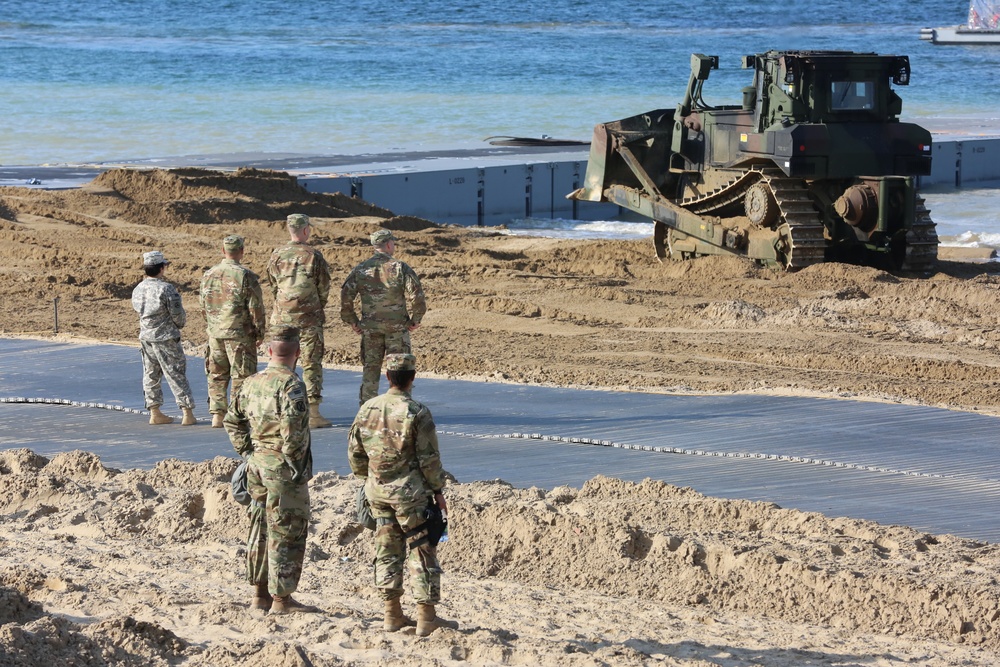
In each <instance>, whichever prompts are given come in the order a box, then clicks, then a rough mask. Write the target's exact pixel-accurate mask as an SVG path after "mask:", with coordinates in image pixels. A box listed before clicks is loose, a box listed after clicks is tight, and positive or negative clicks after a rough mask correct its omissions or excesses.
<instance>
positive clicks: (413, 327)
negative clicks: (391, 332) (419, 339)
mask: <svg viewBox="0 0 1000 667" xmlns="http://www.w3.org/2000/svg"><path fill="white" fill-rule="evenodd" d="M419 328H420V323H419V322H414V323H413V324H408V325H407V326H406V330H407V331H416V330H417V329H419Z"/></svg>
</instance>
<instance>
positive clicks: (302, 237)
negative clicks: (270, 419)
mask: <svg viewBox="0 0 1000 667" xmlns="http://www.w3.org/2000/svg"><path fill="white" fill-rule="evenodd" d="M311 234H312V224H311V223H310V222H309V216H308V215H302V214H301V213H293V214H292V215H290V216H288V236H289V238H290V242H289V243H288V244H287V245H284V246H282V247H280V248H278V249H277V250H275V251H274V252H273V253H272V254H271V259H270V261H269V262H268V263H267V280H268V282H269V283H270V285H271V292H272V294H273V296H274V310H272V311H271V324H272V325H276V324H284V325H288V326H294V327H298V329H299V331H300V339H301V341H302V362H301V363H302V379H303V380H304V381H305V383H306V392H307V394H308V396H309V425H310V426H311V427H312V428H326V427H328V426H332V425H333V424H332V423H331V422H330V421H329V420H328V419H326V418H325V417H324V416H323V415H321V414H320V412H319V404H320V402H321V401H322V400H323V352H324V341H323V324H324V323H325V322H326V313H325V312H324V311H323V309H324V308H326V302H327V300H328V299H329V297H330V267H329V265H328V264H327V263H326V260H325V259H324V258H323V255H322V254H321V253H320V251H319V250H316V249H315V248H313V247H311V246H309V245H308V241H309V236H310V235H311Z"/></svg>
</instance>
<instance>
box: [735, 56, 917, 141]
mask: <svg viewBox="0 0 1000 667" xmlns="http://www.w3.org/2000/svg"><path fill="white" fill-rule="evenodd" d="M743 67H744V68H745V69H753V70H754V80H753V85H752V87H750V88H748V89H746V90H745V91H744V108H745V109H747V110H748V111H749V110H751V109H752V110H753V116H754V123H753V124H754V131H756V132H766V131H767V130H768V129H769V128H772V127H775V126H784V127H788V126H789V125H792V124H798V123H858V122H867V123H871V122H893V121H895V120H897V118H898V116H899V114H900V113H901V111H902V107H903V105H902V99H901V98H900V97H899V95H897V94H896V92H895V91H894V90H892V87H891V85H890V82H891V83H895V84H897V85H907V84H909V81H910V62H909V58H907V57H906V56H879V55H876V54H873V53H851V52H831V51H824V52H809V51H798V52H780V51H769V52H767V53H764V54H760V55H755V56H745V57H744V58H743Z"/></svg>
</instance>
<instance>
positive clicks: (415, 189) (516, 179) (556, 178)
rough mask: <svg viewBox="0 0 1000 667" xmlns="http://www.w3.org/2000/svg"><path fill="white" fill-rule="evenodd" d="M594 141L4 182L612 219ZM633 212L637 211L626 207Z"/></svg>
mask: <svg viewBox="0 0 1000 667" xmlns="http://www.w3.org/2000/svg"><path fill="white" fill-rule="evenodd" d="M588 155H589V147H587V146H572V147H553V146H541V147H516V148H510V147H491V148H482V149H467V150H451V151H428V152H401V153H385V154H369V155H332V156H301V155H289V156H266V155H260V154H253V153H247V154H243V155H215V156H213V155H204V156H184V157H180V158H162V159H155V160H136V161H129V162H122V163H105V164H99V165H74V166H68V165H67V166H43V167H2V166H0V185H20V186H23V185H25V184H27V183H30V182H33V181H34V180H37V181H38V183H37V184H35V185H30V186H29V187H39V188H69V187H78V186H80V185H82V184H84V183H86V182H88V181H90V180H92V179H93V178H94V177H96V176H97V175H98V174H99V173H100V172H101V171H105V170H107V169H111V168H114V167H129V168H136V169H143V168H145V169H150V168H154V167H159V168H164V169H167V168H173V167H204V168H208V169H235V168H238V167H257V168H261V169H275V170H279V171H287V172H289V173H290V174H293V175H294V176H296V177H297V178H298V181H299V183H300V184H301V185H302V186H303V187H305V188H306V189H308V190H310V191H311V192H324V193H333V192H342V193H344V194H348V195H352V196H356V197H359V198H361V199H364V200H365V201H368V202H370V203H372V204H376V205H378V206H381V207H384V208H387V209H389V210H390V211H392V212H393V213H396V214H397V215H410V216H416V217H420V218H425V219H427V220H433V221H434V222H438V223H445V224H459V225H488V226H494V225H501V224H506V223H509V222H510V221H511V220H514V219H522V218H542V219H571V220H609V219H615V218H617V217H618V216H620V215H622V214H623V213H626V212H625V211H624V210H623V209H621V208H620V207H618V206H616V205H614V204H609V203H596V202H578V201H571V200H568V199H566V194H567V193H570V192H572V191H573V190H576V189H577V188H579V187H580V186H582V185H583V179H584V177H585V175H586V173H587V157H588ZM932 155H933V159H932V163H931V164H932V170H933V171H932V173H931V174H930V176H926V177H922V178H920V186H921V187H926V186H932V185H941V186H946V187H952V186H953V187H971V186H975V185H976V184H980V183H989V182H992V181H1000V136H994V137H986V136H984V137H973V136H970V137H960V138H957V137H955V136H952V135H938V136H935V137H934V144H933V147H932ZM628 215H632V214H628Z"/></svg>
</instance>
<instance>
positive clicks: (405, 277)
mask: <svg viewBox="0 0 1000 667" xmlns="http://www.w3.org/2000/svg"><path fill="white" fill-rule="evenodd" d="M397 240H398V239H397V238H396V237H395V236H394V235H393V233H392V232H391V231H389V230H388V229H380V230H378V231H376V232H374V233H373V234H372V235H371V243H372V246H374V248H375V253H374V254H373V255H372V256H371V257H370V258H369V259H366V260H365V261H363V262H361V263H360V264H358V265H357V266H356V267H354V270H353V271H351V274H350V275H349V276H347V280H345V281H344V285H343V287H341V289H340V319H342V320H343V321H344V322H346V323H347V325H348V326H350V327H351V328H352V329H353V330H354V332H355V333H357V334H360V335H361V362H362V364H363V365H364V371H363V373H362V376H361V391H360V395H359V399H360V400H359V403H362V404H363V403H364V402H365V401H367V400H368V399H370V398H372V397H373V396H376V395H378V383H379V375H381V370H382V358H383V357H385V355H386V354H387V353H388V354H400V353H402V354H409V353H410V352H411V351H412V350H411V348H410V332H411V331H414V330H415V329H416V328H417V327H419V326H420V320H422V319H423V317H424V313H426V312H427V301H426V299H425V298H424V291H423V289H422V288H421V287H420V280H419V279H418V278H417V274H416V273H414V271H413V269H411V268H410V267H409V266H408V265H407V264H406V263H405V262H401V261H399V260H397V259H393V257H392V254H393V253H394V252H395V250H396V241H397ZM359 295H360V297H361V318H360V319H359V318H358V314H357V312H356V311H355V309H354V301H355V299H356V298H357V297H358V296H359Z"/></svg>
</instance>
